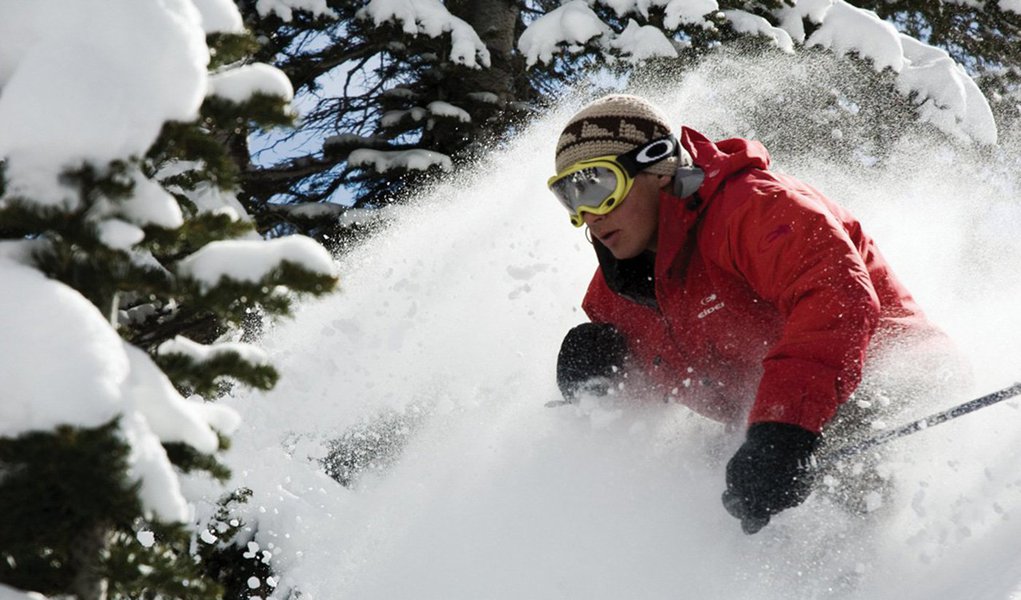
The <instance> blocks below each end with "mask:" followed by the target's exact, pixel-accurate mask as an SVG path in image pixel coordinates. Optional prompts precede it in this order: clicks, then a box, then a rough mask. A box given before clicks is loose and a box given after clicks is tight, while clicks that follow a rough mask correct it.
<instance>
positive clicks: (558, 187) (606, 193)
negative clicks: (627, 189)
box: [550, 167, 618, 214]
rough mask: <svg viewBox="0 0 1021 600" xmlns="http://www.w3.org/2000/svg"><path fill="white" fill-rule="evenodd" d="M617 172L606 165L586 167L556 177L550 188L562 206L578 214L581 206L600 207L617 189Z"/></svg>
mask: <svg viewBox="0 0 1021 600" xmlns="http://www.w3.org/2000/svg"><path fill="white" fill-rule="evenodd" d="M617 183H618V182H617V173H615V172H614V171H613V170H612V169H608V168H606V167H586V168H584V169H579V170H577V171H574V172H573V173H568V174H567V175H565V176H563V177H561V178H559V179H557V180H556V181H554V182H553V183H552V184H551V185H550V190H552V191H553V194H554V195H555V196H556V197H557V200H559V201H560V203H561V204H563V205H564V208H566V209H567V210H569V211H570V212H571V213H572V214H578V213H579V211H580V209H581V208H582V207H587V208H591V209H599V208H601V206H602V204H603V202H605V201H606V200H607V199H608V198H609V197H610V196H612V195H613V193H614V191H616V190H617Z"/></svg>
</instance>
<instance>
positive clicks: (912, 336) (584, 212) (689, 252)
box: [548, 94, 954, 533]
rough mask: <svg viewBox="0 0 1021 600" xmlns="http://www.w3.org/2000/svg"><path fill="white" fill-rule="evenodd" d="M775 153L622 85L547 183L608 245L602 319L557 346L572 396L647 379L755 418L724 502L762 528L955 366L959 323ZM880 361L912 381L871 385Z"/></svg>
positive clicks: (864, 488) (578, 222)
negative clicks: (844, 452)
mask: <svg viewBox="0 0 1021 600" xmlns="http://www.w3.org/2000/svg"><path fill="white" fill-rule="evenodd" d="M769 163H770V159H769V154H768V153H767V151H766V149H765V147H763V145H762V144H761V143H759V142H757V141H751V140H746V139H728V140H724V141H720V142H715V143H714V142H712V141H710V140H709V139H707V138H706V137H705V136H703V135H702V134H700V133H698V132H697V131H694V130H692V129H689V128H687V127H682V128H681V133H680V139H679V140H678V139H677V138H675V137H674V136H673V135H672V134H671V129H670V126H669V123H668V121H667V120H666V118H665V117H664V116H663V115H662V113H661V112H660V111H659V110H658V109H657V108H655V107H654V106H653V105H651V104H650V103H648V102H647V101H645V100H643V99H641V98H638V97H636V96H630V95H621V94H615V95H611V96H606V97H603V98H601V99H599V100H596V101H595V102H592V103H591V104H589V105H587V106H585V107H584V108H583V109H582V110H581V111H579V112H578V113H577V114H576V115H575V116H574V117H572V118H571V119H570V121H569V122H568V123H567V125H566V126H565V127H564V129H563V132H562V134H561V136H560V138H559V140H558V142H557V146H556V170H557V174H556V175H555V176H554V177H552V178H550V180H549V184H548V185H549V188H550V190H551V191H552V192H553V194H554V195H555V196H556V197H557V199H558V200H559V201H560V202H561V204H563V206H564V207H565V208H566V209H567V211H568V213H569V215H570V220H571V222H572V224H573V225H574V226H575V227H581V226H583V225H584V226H585V227H587V229H588V233H589V234H590V239H591V243H592V246H593V247H594V248H595V252H596V256H597V258H598V261H599V267H598V268H597V270H596V272H595V275H594V277H593V278H592V280H591V283H590V285H589V287H588V291H587V293H586V295H585V297H584V301H583V303H582V307H583V308H584V310H585V313H586V314H587V316H588V317H589V319H590V321H591V322H589V323H584V324H582V325H579V326H577V327H575V328H573V329H572V330H570V331H569V332H568V333H567V335H566V337H565V338H564V341H563V345H562V347H561V349H560V355H559V357H558V364H557V381H558V384H559V386H560V389H561V391H562V392H563V394H564V396H565V399H566V400H568V401H572V400H573V399H575V398H576V397H577V396H578V395H579V394H581V393H584V392H586V391H587V392H595V393H599V392H600V391H601V392H603V393H605V392H606V390H607V386H608V385H616V384H619V383H620V382H622V381H625V380H627V381H628V382H629V385H631V383H630V382H634V381H636V380H639V379H641V380H643V381H645V382H646V384H647V385H648V386H650V388H651V389H652V390H654V391H655V392H656V393H659V394H662V395H663V396H664V397H666V398H667V399H668V400H669V399H670V398H672V397H676V399H677V400H678V401H680V402H682V403H684V404H686V405H687V406H689V407H690V408H692V409H694V410H695V411H697V412H699V413H701V414H703V415H705V416H707V417H710V418H713V419H715V420H718V421H721V422H723V423H726V424H729V425H731V426H740V427H744V429H745V438H744V442H743V444H742V445H741V446H740V448H739V449H738V450H737V452H736V453H735V454H734V455H733V457H732V458H731V459H730V460H729V462H728V464H727V467H726V491H725V492H724V493H723V502H724V506H725V507H726V510H727V511H728V512H729V513H730V514H732V515H733V516H734V517H736V518H738V519H740V520H741V523H742V527H743V529H744V531H745V532H746V533H755V532H756V531H758V530H759V529H761V528H762V527H763V526H765V525H766V524H767V523H768V522H769V518H770V516H771V515H774V514H776V513H778V512H780V511H782V510H785V509H787V508H791V507H794V506H796V505H798V504H800V503H801V502H803V501H804V500H805V499H806V498H807V497H808V495H809V494H810V493H811V491H812V489H813V486H814V485H815V483H816V482H817V480H819V478H818V477H817V473H816V472H815V471H816V470H815V469H813V468H812V457H813V453H821V452H824V450H825V448H826V447H827V446H832V445H840V444H843V443H846V442H847V441H849V440H854V439H856V437H861V436H863V435H865V434H867V433H868V431H869V427H870V425H871V424H874V422H875V421H876V420H877V419H878V418H881V417H884V416H887V415H888V414H889V411H890V410H891V408H894V407H896V405H903V404H904V403H905V402H911V392H914V394H915V396H914V397H915V398H916V399H917V397H918V394H919V393H921V392H922V391H924V390H927V389H932V386H929V385H921V384H920V381H924V380H927V379H929V380H931V379H944V380H949V379H952V378H953V375H952V370H953V369H952V368H951V367H950V365H951V363H953V360H954V359H953V358H951V357H952V356H954V353H953V351H952V349H950V345H949V344H948V343H947V340H946V337H945V336H944V335H943V334H942V332H940V331H939V329H938V328H936V327H935V326H933V325H932V324H931V323H930V322H929V321H928V320H927V319H926V317H925V315H924V314H923V312H922V311H921V309H920V308H919V307H918V305H917V304H916V303H915V301H914V300H913V299H912V297H911V295H910V294H909V293H908V291H907V290H906V289H905V287H904V286H903V285H902V284H901V282H900V281H898V279H897V278H896V277H895V276H894V274H893V272H892V271H891V269H890V267H889V265H888V264H887V262H886V261H885V260H884V259H883V257H882V255H880V253H879V251H878V249H877V248H876V245H875V243H874V242H873V240H872V239H871V238H870V237H869V236H868V235H867V234H866V233H865V232H864V231H862V227H861V224H860V223H859V222H858V221H857V220H855V218H854V217H853V216H852V215H851V214H850V213H849V212H848V211H847V210H846V209H844V208H842V207H841V206H839V205H838V204H837V203H835V202H833V201H831V200H830V199H828V198H827V197H825V196H824V195H823V194H822V193H820V192H819V191H817V190H815V189H814V188H812V187H810V186H809V185H807V184H805V183H803V182H801V181H799V180H797V179H794V178H793V177H789V176H786V175H782V174H779V173H776V172H774V171H771V170H770V169H769ZM904 359H907V360H904ZM890 360H895V361H899V362H900V363H901V364H910V365H913V366H914V367H916V368H915V369H908V370H907V371H906V372H905V370H904V369H900V370H899V371H898V370H897V369H892V368H887V367H884V366H881V365H884V364H887V365H888V364H890ZM866 363H868V365H866ZM863 369H864V370H865V371H866V374H869V373H878V374H880V375H881V374H883V373H889V372H896V373H898V374H899V376H900V377H901V380H900V381H899V382H898V385H891V384H890V382H888V381H883V380H882V377H876V378H874V379H875V381H873V380H872V379H871V378H869V377H866V381H865V383H864V384H863V385H861V386H859V384H860V383H862V376H863ZM934 375H944V376H942V377H939V376H936V377H934ZM856 389H857V392H856ZM852 393H854V394H855V395H854V401H852V402H848V399H849V398H850V397H851V396H852ZM895 394H896V397H894V395H895ZM891 398H893V400H899V401H900V402H896V401H891ZM867 466H871V467H874V465H867ZM877 477H878V475H876V473H875V472H874V469H871V470H870V469H866V472H865V474H864V475H861V474H859V475H858V476H857V478H856V479H858V481H857V483H858V484H860V485H858V486H857V487H855V486H853V485H852V486H848V487H847V489H846V490H844V492H842V493H843V494H844V495H843V496H842V498H843V499H844V500H845V501H846V502H847V503H848V504H853V505H854V510H856V511H858V512H865V511H867V510H868V509H869V507H868V506H866V504H867V501H868V500H869V498H867V497H865V496H867V493H868V491H869V490H868V487H869V486H871V485H875V484H876V482H875V481H869V482H867V485H864V484H863V480H865V479H870V478H871V479H875V478H877ZM845 479H846V477H845ZM872 501H873V502H874V498H873V499H872Z"/></svg>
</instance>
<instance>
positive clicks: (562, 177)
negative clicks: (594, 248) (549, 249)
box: [546, 135, 677, 227]
mask: <svg viewBox="0 0 1021 600" xmlns="http://www.w3.org/2000/svg"><path fill="white" fill-rule="evenodd" d="M676 154H677V138H675V137H674V136H672V135H669V136H666V137H661V138H658V139H655V140H652V141H651V142H649V143H648V144H645V145H644V146H639V147H637V148H635V149H634V150H631V151H629V152H625V153H624V154H620V155H617V156H598V157H596V158H590V159H588V160H582V161H579V162H576V163H574V164H573V165H571V166H570V167H567V168H566V169H564V170H563V171H561V172H560V173H557V174H556V175H554V176H553V177H550V179H549V181H547V182H546V185H547V186H548V187H549V189H550V191H552V192H553V195H554V196H556V197H557V200H559V201H560V203H561V204H563V205H564V208H566V209H567V212H569V213H570V214H571V224H572V225H574V226H575V227H581V226H582V225H583V224H584V223H585V221H584V220H583V219H582V213H587V212H588V213H592V214H594V215H605V214H607V213H609V212H610V211H611V210H613V209H615V208H617V206H618V205H619V204H620V203H621V202H622V201H623V200H624V198H625V197H627V195H628V192H630V191H631V186H632V185H633V184H634V182H635V176H637V175H638V174H639V173H640V172H642V171H643V170H644V169H647V168H648V167H651V166H652V165H654V164H656V163H658V162H660V161H662V160H666V159H668V158H670V157H671V156H675V155H676Z"/></svg>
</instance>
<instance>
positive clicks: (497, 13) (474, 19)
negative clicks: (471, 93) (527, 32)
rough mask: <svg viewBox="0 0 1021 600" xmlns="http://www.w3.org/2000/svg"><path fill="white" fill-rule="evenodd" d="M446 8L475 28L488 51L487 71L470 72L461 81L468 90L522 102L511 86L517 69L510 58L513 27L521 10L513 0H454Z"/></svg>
mask: <svg viewBox="0 0 1021 600" xmlns="http://www.w3.org/2000/svg"><path fill="white" fill-rule="evenodd" d="M447 8H448V9H449V10H450V11H451V13H452V14H454V15H455V16H457V17H460V18H462V19H464V20H465V21H466V22H467V23H468V24H469V25H471V26H472V27H474V28H475V32H476V33H478V34H479V37H480V38H482V42H483V43H484V44H485V45H486V47H487V48H488V49H489V54H490V60H491V64H490V67H489V68H482V69H473V70H472V72H471V73H470V74H468V75H467V76H466V78H465V79H467V80H468V82H467V83H468V85H467V86H466V87H468V88H470V89H477V90H484V91H488V92H493V93H494V94H496V95H497V96H499V97H500V100H503V101H504V102H515V101H520V100H524V98H522V97H521V94H522V90H519V89H518V86H517V85H516V83H515V73H516V72H517V73H520V72H522V71H523V69H522V68H517V66H516V65H515V60H517V57H515V56H514V44H515V41H516V37H517V35H516V33H517V32H516V27H517V23H518V17H519V16H520V13H521V8H520V7H519V6H518V2H517V0H458V1H456V2H448V3H447Z"/></svg>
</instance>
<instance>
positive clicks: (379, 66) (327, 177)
mask: <svg viewBox="0 0 1021 600" xmlns="http://www.w3.org/2000/svg"><path fill="white" fill-rule="evenodd" d="M377 4H381V3H377ZM240 5H241V7H242V11H243V12H244V14H245V15H246V20H247V22H248V23H249V24H250V26H251V27H252V28H253V30H254V31H256V32H257V33H258V34H259V35H260V36H261V37H262V38H265V39H268V40H270V43H269V44H267V45H266V46H264V48H263V50H262V54H259V55H257V57H259V58H260V59H262V60H267V61H270V60H273V61H274V64H275V65H277V66H278V67H280V68H281V69H282V70H283V71H284V72H285V73H287V74H288V76H289V77H290V79H291V81H292V82H293V83H294V86H295V89H296V91H297V93H298V94H301V95H303V97H305V98H308V99H309V100H310V102H309V103H310V104H311V105H312V107H311V108H310V109H309V110H308V112H307V114H305V115H304V117H303V119H302V124H301V127H300V129H298V130H297V131H295V133H294V135H293V136H292V139H291V140H284V141H283V142H282V143H283V144H287V143H288V142H291V141H298V140H308V141H309V143H307V144H304V145H303V146H302V150H301V151H300V152H299V153H296V155H294V156H288V157H286V158H285V159H283V160H280V161H279V162H276V163H274V164H272V165H270V166H265V167H262V168H253V169H250V170H248V171H246V172H245V174H244V176H243V180H242V194H241V198H242V200H243V201H244V202H245V204H246V207H247V208H248V209H249V211H251V212H252V214H254V215H256V218H257V220H258V222H259V227H260V230H261V231H301V232H304V233H307V234H309V235H312V236H313V237H316V238H317V239H319V240H321V241H324V242H327V243H331V244H336V243H337V241H338V238H339V237H340V236H349V235H351V234H352V233H354V234H357V233H358V232H359V231H360V230H364V229H365V228H366V225H365V224H364V223H359V222H358V220H357V219H355V218H350V217H349V218H347V219H342V218H341V214H342V213H344V212H345V208H346V206H348V205H349V206H350V207H352V208H355V209H359V208H379V207H383V206H386V205H389V204H392V203H394V202H399V201H400V200H402V199H405V198H407V196H408V194H409V193H411V194H413V193H415V191H417V190H419V189H420V187H421V186H422V185H427V184H428V182H429V181H431V180H433V179H434V178H435V177H437V176H440V175H443V174H446V173H449V172H452V171H453V170H455V169H458V168H460V167H462V166H463V165H466V164H469V163H470V162H471V161H472V160H473V159H475V158H476V157H478V156H479V155H480V154H482V153H483V152H484V151H485V150H486V149H487V148H489V147H491V146H492V145H494V144H498V143H499V142H500V140H501V137H502V136H503V135H504V134H505V133H506V132H508V131H509V130H510V129H511V128H512V127H514V125H515V123H518V122H520V120H521V119H522V118H523V117H524V116H525V115H526V114H527V110H528V103H529V102H530V101H532V100H535V99H536V97H537V96H536V93H535V92H534V90H533V89H532V88H531V87H530V86H529V84H528V82H527V78H526V77H525V76H524V70H523V62H522V60H521V57H520V56H517V55H516V53H515V52H514V42H515V39H516V34H517V32H519V31H520V27H521V25H520V12H521V9H520V7H519V6H518V2H514V1H509V0H460V1H458V2H448V3H446V4H441V3H438V2H437V3H436V7H438V8H437V9H436V10H437V11H438V12H442V13H444V14H443V21H444V23H443V24H444V25H445V26H446V27H448V28H451V29H450V30H448V31H443V30H442V27H441V26H439V25H435V24H430V23H428V22H426V21H427V20H426V19H421V20H416V19H415V18H413V16H408V15H387V14H384V13H381V12H373V11H372V10H369V9H370V8H372V6H371V5H372V3H366V2H354V3H352V2H341V1H335V2H330V3H329V5H330V8H331V9H332V11H333V13H332V15H312V14H309V13H307V12H300V11H295V12H294V13H293V14H292V15H288V16H289V20H283V19H282V18H281V17H280V16H279V15H277V14H276V13H270V14H262V13H260V12H259V11H258V10H257V8H259V5H258V4H257V3H255V2H254V1H252V0H246V1H245V2H241V3H240ZM409 6H410V5H409ZM434 8H435V7H434ZM341 203H342V204H344V205H345V206H341ZM310 205H311V206H310ZM351 214H354V212H352V213H351ZM368 220H369V221H371V220H372V219H371V218H370V219H368Z"/></svg>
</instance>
